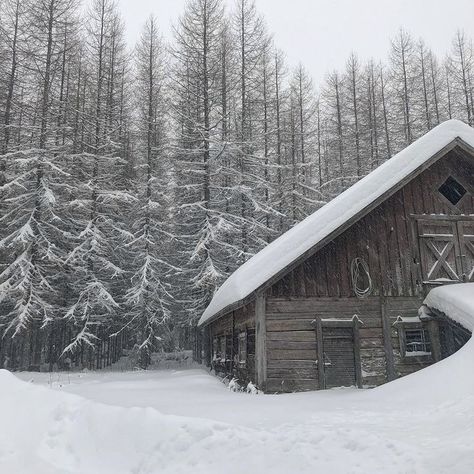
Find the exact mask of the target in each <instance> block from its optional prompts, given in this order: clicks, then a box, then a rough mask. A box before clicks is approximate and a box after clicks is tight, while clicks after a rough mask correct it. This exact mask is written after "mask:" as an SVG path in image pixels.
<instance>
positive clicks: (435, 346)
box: [428, 320, 441, 362]
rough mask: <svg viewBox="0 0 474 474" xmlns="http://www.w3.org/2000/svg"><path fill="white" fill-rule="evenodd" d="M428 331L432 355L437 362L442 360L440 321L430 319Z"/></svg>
mask: <svg viewBox="0 0 474 474" xmlns="http://www.w3.org/2000/svg"><path fill="white" fill-rule="evenodd" d="M428 332H429V334H430V341H431V355H432V357H433V360H434V361H435V362H439V361H440V360H441V341H440V338H439V325H438V321H435V320H431V321H428Z"/></svg>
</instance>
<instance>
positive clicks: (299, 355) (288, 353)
mask: <svg viewBox="0 0 474 474" xmlns="http://www.w3.org/2000/svg"><path fill="white" fill-rule="evenodd" d="M316 358H317V355H316V348H314V349H312V350H310V349H302V350H299V349H294V350H280V349H272V350H269V351H268V360H316Z"/></svg>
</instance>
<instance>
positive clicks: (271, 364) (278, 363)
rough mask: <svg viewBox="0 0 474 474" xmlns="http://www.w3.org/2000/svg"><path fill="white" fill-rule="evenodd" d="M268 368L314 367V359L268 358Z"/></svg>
mask: <svg viewBox="0 0 474 474" xmlns="http://www.w3.org/2000/svg"><path fill="white" fill-rule="evenodd" d="M267 364H268V369H316V365H317V364H316V360H275V359H273V360H271V359H270V360H268V362H267Z"/></svg>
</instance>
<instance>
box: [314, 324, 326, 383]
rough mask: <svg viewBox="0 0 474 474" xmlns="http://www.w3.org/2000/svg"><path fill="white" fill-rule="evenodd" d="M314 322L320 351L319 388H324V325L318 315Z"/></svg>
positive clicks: (317, 345)
mask: <svg viewBox="0 0 474 474" xmlns="http://www.w3.org/2000/svg"><path fill="white" fill-rule="evenodd" d="M314 323H315V331H316V350H317V353H318V380H319V390H324V389H325V388H326V378H325V376H324V347H323V325H322V322H321V318H320V317H319V316H316V319H315V320H314Z"/></svg>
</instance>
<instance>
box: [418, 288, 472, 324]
mask: <svg viewBox="0 0 474 474" xmlns="http://www.w3.org/2000/svg"><path fill="white" fill-rule="evenodd" d="M424 304H425V305H426V306H429V307H430V308H433V309H437V310H438V311H440V312H442V313H444V314H445V315H446V316H447V317H448V318H450V319H452V320H453V321H456V322H457V323H459V324H460V325H461V326H463V327H464V328H466V329H468V330H469V331H471V332H474V283H457V284H454V285H444V286H439V287H437V288H433V289H432V290H431V291H430V292H429V293H428V296H427V297H426V299H425V301H424Z"/></svg>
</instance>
